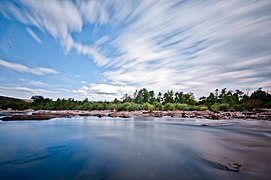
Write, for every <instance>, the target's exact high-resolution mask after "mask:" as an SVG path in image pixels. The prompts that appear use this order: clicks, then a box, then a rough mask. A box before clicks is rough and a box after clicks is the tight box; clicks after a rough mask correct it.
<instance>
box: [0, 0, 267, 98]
mask: <svg viewBox="0 0 271 180" xmlns="http://www.w3.org/2000/svg"><path fill="white" fill-rule="evenodd" d="M259 87H262V88H263V89H264V90H271V1H270V0H261V1H256V0H234V1H213V0H210V1H209V0H206V1H199V0H191V1H189V0H127V1H124V0H89V1H83V0H73V1H55V0H50V1H48V0H39V1H36V0H18V1H17V0H12V1H0V95H3V96H11V97H18V98H24V99H29V98H31V96H33V95H42V96H44V97H49V98H53V99H56V98H58V97H59V98H75V99H78V100H82V99H85V98H89V99H90V100H93V101H98V100H101V101H105V100H106V101H110V100H113V99H114V98H120V97H122V96H123V95H124V94H125V93H128V94H133V92H134V91H135V90H136V89H141V88H147V89H148V90H154V91H155V92H156V94H158V92H159V91H161V92H165V91H167V90H171V89H172V90H174V91H175V92H176V91H182V92H186V93H188V92H193V93H194V94H195V96H196V97H197V98H199V97H201V96H203V95H205V96H207V95H208V94H209V92H213V91H214V90H215V89H216V88H218V89H222V88H227V89H229V90H236V89H240V90H243V91H245V90H249V91H253V90H255V89H258V88H259Z"/></svg>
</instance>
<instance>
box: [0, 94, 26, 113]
mask: <svg viewBox="0 0 271 180" xmlns="http://www.w3.org/2000/svg"><path fill="white" fill-rule="evenodd" d="M7 108H12V109H18V110H22V109H27V108H30V103H29V102H27V101H26V100H23V99H18V98H13V97H6V96H0V109H7Z"/></svg>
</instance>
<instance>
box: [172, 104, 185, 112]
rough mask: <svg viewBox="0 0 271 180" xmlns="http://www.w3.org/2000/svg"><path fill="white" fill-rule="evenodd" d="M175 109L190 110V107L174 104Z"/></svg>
mask: <svg viewBox="0 0 271 180" xmlns="http://www.w3.org/2000/svg"><path fill="white" fill-rule="evenodd" d="M174 109H177V110H183V111H184V110H188V105H187V104H179V103H178V104H174Z"/></svg>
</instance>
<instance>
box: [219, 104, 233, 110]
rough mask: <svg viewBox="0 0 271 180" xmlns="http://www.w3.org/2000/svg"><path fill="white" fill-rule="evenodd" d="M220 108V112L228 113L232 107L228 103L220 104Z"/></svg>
mask: <svg viewBox="0 0 271 180" xmlns="http://www.w3.org/2000/svg"><path fill="white" fill-rule="evenodd" d="M218 108H219V111H225V112H226V111H229V109H230V105H229V104H227V103H222V104H219V106H218Z"/></svg>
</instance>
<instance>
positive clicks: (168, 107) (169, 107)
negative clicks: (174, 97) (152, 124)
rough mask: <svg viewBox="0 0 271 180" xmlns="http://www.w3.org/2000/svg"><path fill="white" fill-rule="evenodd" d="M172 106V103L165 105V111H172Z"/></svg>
mask: <svg viewBox="0 0 271 180" xmlns="http://www.w3.org/2000/svg"><path fill="white" fill-rule="evenodd" d="M173 109H174V105H173V104H172V103H166V104H165V106H164V110H165V111H173Z"/></svg>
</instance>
